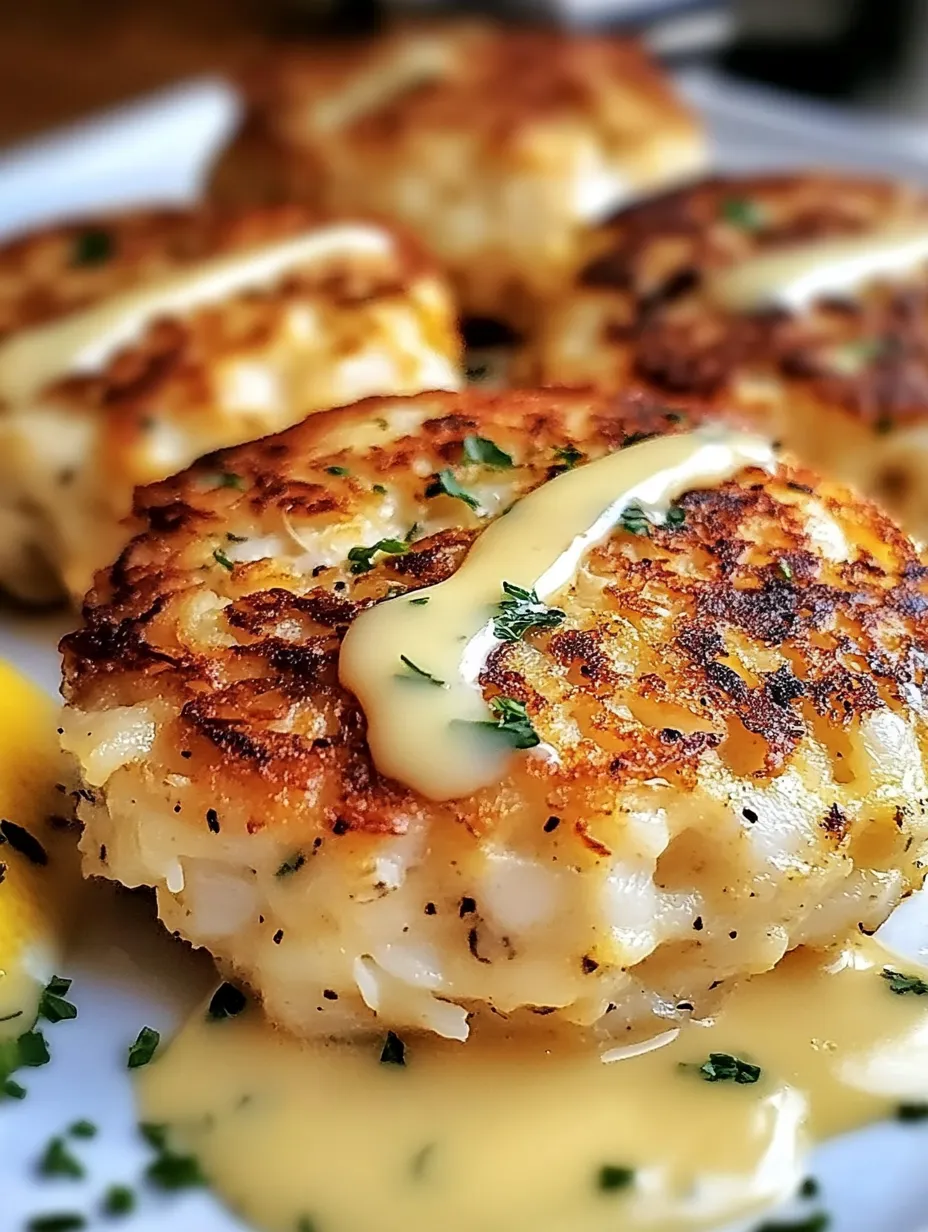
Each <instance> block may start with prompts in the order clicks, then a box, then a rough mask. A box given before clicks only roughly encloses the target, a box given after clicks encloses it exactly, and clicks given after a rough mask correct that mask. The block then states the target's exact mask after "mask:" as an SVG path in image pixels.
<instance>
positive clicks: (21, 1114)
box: [0, 74, 928, 1232]
mask: <svg viewBox="0 0 928 1232" xmlns="http://www.w3.org/2000/svg"><path fill="white" fill-rule="evenodd" d="M683 84H684V87H685V89H686V92H687V94H688V95H689V96H690V97H691V98H692V99H693V101H694V102H696V103H697V105H699V106H701V107H702V108H703V109H704V111H705V112H706V114H707V116H708V118H709V120H710V123H711V124H712V127H713V128H714V130H715V133H716V136H717V148H718V152H719V155H720V159H719V161H720V162H721V164H722V165H727V166H731V167H739V168H740V167H745V166H755V167H756V166H762V165H768V166H769V165H780V166H782V165H785V164H786V162H787V156H788V157H789V158H790V159H794V160H798V161H802V162H805V163H807V164H808V163H811V162H814V161H821V162H828V163H831V164H834V163H835V162H836V161H844V162H845V163H846V164H853V165H858V166H860V165H865V166H871V167H872V168H873V169H875V170H883V171H896V172H898V173H901V174H904V175H908V176H915V177H918V178H928V143H926V142H925V139H924V138H923V137H922V136H921V135H920V134H918V133H915V132H912V131H911V130H907V129H900V128H896V127H892V128H886V127H882V126H874V125H872V124H871V125H865V126H864V131H861V128H860V126H858V125H856V124H855V125H854V126H852V125H851V124H850V123H848V122H847V121H846V120H843V119H841V118H839V117H836V116H833V115H829V114H827V113H826V112H825V111H824V110H822V109H816V110H815V111H814V112H813V111H808V112H803V111H802V110H800V109H798V108H797V107H796V105H795V104H792V105H791V106H785V107H784V105H783V104H782V103H781V102H779V101H778V100H777V99H776V98H774V97H773V96H771V95H769V94H766V93H765V94H760V93H758V92H752V91H749V90H744V89H739V90H734V91H733V90H730V89H728V88H727V87H726V86H725V85H724V83H722V82H720V81H719V80H718V79H717V78H715V77H713V76H711V75H707V74H695V75H693V74H690V75H689V76H688V77H687V78H686V80H685V81H684V83H683ZM236 111H237V100H236V99H235V97H234V95H233V94H232V92H231V91H230V90H229V89H228V87H226V86H225V85H223V84H222V83H220V82H210V81H206V82H195V83H192V84H191V85H189V86H185V87H183V88H182V89H179V90H176V91H172V92H170V93H168V94H165V95H161V96H159V97H156V98H154V99H151V100H148V101H146V102H143V103H140V104H138V105H136V106H134V107H132V108H129V109H126V110H125V111H123V112H121V113H119V114H117V115H113V116H109V117H105V118H104V119H103V120H101V121H98V122H95V123H91V124H88V125H82V126H79V127H77V128H74V129H71V130H69V131H67V132H65V133H62V134H58V135H54V136H52V137H50V138H47V139H44V140H43V141H41V142H38V143H35V144H33V145H31V146H30V147H28V148H24V149H21V150H20V151H17V152H14V153H13V154H9V155H7V156H5V157H2V158H0V234H2V233H10V232H12V231H15V230H17V229H19V228H21V227H23V226H24V225H27V224H29V223H31V222H37V221H40V220H45V219H49V218H53V217H56V216H61V215H65V214H68V213H71V212H74V211H78V210H87V209H93V208H99V207H106V206H115V205H124V204H128V203H130V202H135V201H145V200H154V199H157V200H162V201H164V200H182V199H184V198H187V197H189V196H192V195H193V194H195V192H196V191H197V189H198V187H199V184H200V180H201V174H202V170H203V167H204V164H205V161H206V159H207V158H208V155H209V153H210V151H211V150H212V149H213V148H214V147H215V146H216V144H217V143H219V142H221V141H222V139H223V137H224V135H225V134H226V132H227V131H228V130H229V128H230V126H231V125H232V124H233V122H234V119H235V115H236ZM66 625H67V618H66V617H62V616H57V617H41V618H29V617H26V616H23V615H19V614H13V613H11V612H9V611H6V612H4V611H2V610H0V655H3V656H6V657H7V658H9V659H11V660H12V661H13V662H15V663H17V664H18V665H19V666H20V667H21V668H22V669H23V670H24V671H26V672H27V673H28V674H29V675H31V676H32V677H33V678H34V679H36V680H38V681H39V682H40V683H41V684H42V685H43V686H44V687H46V688H48V689H49V690H50V691H55V690H57V684H58V662H57V654H56V651H55V645H56V642H57V638H58V636H59V635H60V634H61V633H62V632H64V630H65V628H66ZM99 894H100V899H101V913H100V916H99V918H97V919H95V920H94V921H93V922H92V923H91V924H90V925H85V928H84V935H82V936H80V937H78V938H76V939H75V942H76V952H75V953H74V955H73V957H72V958H71V959H70V960H69V961H68V963H67V964H66V970H65V972H64V973H65V974H67V975H69V976H70V977H72V978H73V980H74V986H73V990H72V995H73V1000H74V1001H75V1002H76V1003H77V1005H78V1007H79V1016H78V1018H77V1020H76V1021H75V1022H64V1023H60V1024H58V1025H57V1026H51V1027H48V1029H47V1036H48V1039H49V1043H50V1046H51V1051H52V1062H51V1064H50V1065H48V1066H46V1067H45V1068H43V1069H39V1070H31V1071H28V1072H27V1074H26V1077H25V1079H24V1082H25V1085H27V1087H28V1097H27V1098H26V1099H25V1100H24V1101H23V1102H22V1103H6V1104H4V1105H2V1106H0V1232H20V1229H22V1228H24V1226H25V1224H26V1222H27V1220H28V1219H30V1218H31V1217H33V1216H35V1215H37V1214H45V1213H48V1212H52V1211H74V1212H79V1213H82V1214H84V1215H85V1216H87V1218H88V1224H89V1226H90V1227H102V1226H104V1224H105V1223H106V1222H108V1221H104V1220H103V1219H102V1218H101V1217H100V1216H99V1213H98V1212H99V1200H100V1196H101V1194H102V1192H103V1191H104V1190H105V1188H106V1187H107V1186H108V1185H110V1184H113V1183H119V1184H129V1185H132V1186H133V1187H136V1188H137V1190H138V1194H139V1197H140V1205H139V1208H138V1210H137V1212H136V1214H135V1215H133V1216H132V1217H131V1219H130V1220H127V1221H126V1224H125V1226H127V1227H128V1228H130V1229H132V1232H155V1230H159V1232H160V1230H163V1229H166V1228H171V1229H174V1230H175V1232H230V1229H235V1228H237V1227H239V1226H240V1225H238V1224H237V1222H236V1221H235V1220H234V1219H233V1218H232V1217H231V1216H229V1215H228V1214H227V1213H226V1212H224V1211H223V1210H222V1209H221V1208H220V1207H219V1206H218V1204H217V1203H215V1202H214V1201H213V1199H212V1198H211V1197H210V1196H209V1195H208V1194H207V1193H205V1192H197V1193H193V1194H190V1195H187V1196H184V1197H182V1198H179V1199H176V1200H167V1199H162V1198H160V1197H157V1196H155V1195H152V1194H151V1193H150V1192H147V1191H146V1190H145V1189H144V1187H143V1186H140V1185H138V1181H139V1177H140V1175H141V1173H142V1170H143V1168H144V1165H145V1162H146V1159H147V1158H148V1153H147V1151H146V1149H145V1147H144V1146H143V1144H142V1143H141V1142H140V1140H139V1138H138V1135H137V1133H136V1129H135V1111H134V1108H133V1101H132V1093H131V1089H130V1084H129V1080H128V1076H127V1071H126V1068H125V1055H126V1049H127V1046H128V1044H129V1043H130V1042H131V1041H132V1040H133V1039H134V1038H135V1036H136V1034H137V1032H138V1030H139V1028H140V1027H141V1026H143V1025H145V1024H148V1025H151V1026H153V1027H155V1028H157V1029H159V1030H161V1031H162V1033H167V1032H169V1031H170V1030H171V1028H172V1026H173V1025H174V1024H175V1023H176V1022H177V1021H178V1020H179V1017H180V1016H181V1015H182V1014H183V1013H184V1012H185V1010H186V1009H187V1008H188V1007H191V1006H192V1005H193V1004H194V1002H195V1000H196V998H197V997H198V996H199V994H200V992H201V990H202V989H203V987H204V983H205V982H208V981H209V979H210V973H209V967H208V964H206V963H205V962H204V961H202V960H196V959H195V958H194V957H193V956H192V955H191V954H190V953H189V952H188V951H187V950H185V949H184V947H182V946H180V945H179V944H176V943H174V942H172V941H170V940H169V939H168V938H167V937H166V936H165V935H162V934H161V932H160V930H159V929H158V928H157V927H156V926H155V925H154V923H153V921H152V914H151V907H150V905H149V903H148V901H147V900H146V899H145V898H144V897H142V896H133V895H128V894H121V895H120V894H117V893H116V892H114V891H110V890H107V889H105V888H101V889H100V891H99ZM919 917H921V919H919ZM893 928H894V933H895V937H896V939H897V940H898V938H899V937H900V936H902V937H904V939H905V941H906V943H907V944H906V947H905V948H906V949H908V950H909V951H911V952H913V953H917V952H919V950H920V949H921V950H924V949H925V947H928V910H926V909H925V901H924V900H922V901H921V902H915V903H913V904H912V905H910V906H909V907H908V908H907V910H906V913H905V918H904V919H903V918H902V917H897V919H896V920H895V921H894V925H893ZM920 938H921V939H922V944H921V945H920V944H919V939H920ZM80 1118H89V1119H91V1120H92V1121H94V1122H95V1123H96V1124H97V1125H98V1126H99V1133H98V1135H97V1137H96V1138H95V1139H93V1140H92V1141H89V1142H86V1143H84V1142H81V1143H79V1144H78V1146H79V1154H80V1156H81V1158H82V1159H83V1160H84V1161H85V1163H86V1165H87V1179H86V1180H84V1181H80V1182H75V1181H70V1180H56V1181H48V1180H39V1179H38V1178H37V1177H36V1173H35V1165H36V1160H37V1159H38V1157H39V1155H40V1153H41V1151H42V1149H43V1147H44V1146H45V1144H46V1143H47V1141H48V1139H49V1137H50V1136H52V1135H53V1134H55V1133H58V1132H61V1131H62V1130H63V1129H64V1128H65V1127H66V1126H67V1125H69V1124H70V1123H72V1122H73V1121H75V1120H77V1119H80ZM926 1158H928V1128H924V1127H922V1128H919V1127H917V1126H916V1127H902V1126H898V1125H879V1126H874V1127H873V1128H871V1129H869V1130H867V1131H864V1132H861V1133H857V1134H853V1135H851V1136H849V1137H847V1138H845V1139H843V1140H839V1141H836V1142H833V1143H831V1144H829V1145H828V1146H826V1147H825V1148H823V1149H822V1150H820V1151H818V1152H817V1154H816V1155H815V1157H814V1159H813V1160H812V1163H811V1166H810V1172H811V1173H812V1174H814V1175H815V1176H816V1177H817V1178H818V1179H819V1181H820V1182H821V1185H822V1203H823V1205H824V1206H825V1208H826V1209H827V1210H828V1211H829V1213H830V1214H831V1216H832V1219H833V1222H832V1225H831V1228H832V1230H833V1232H926V1229H928V1215H926V1212H928V1169H926V1167H925V1160H926ZM793 1213H794V1214H796V1215H799V1214H800V1213H804V1212H800V1210H799V1209H798V1208H797V1210H796V1211H795V1212H793ZM784 1218H786V1216H784ZM110 1226H112V1225H110ZM118 1226H123V1225H118ZM332 1232H376V1229H367V1228H357V1229H351V1228H348V1229H333V1230H332ZM477 1232H479V1230H477ZM512 1232H523V1230H522V1229H519V1228H514V1229H512ZM526 1232H527V1230H526Z"/></svg>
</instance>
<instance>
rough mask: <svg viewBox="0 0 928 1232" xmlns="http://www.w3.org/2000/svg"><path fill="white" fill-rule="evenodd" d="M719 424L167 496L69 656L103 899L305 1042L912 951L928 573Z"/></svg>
mask: <svg viewBox="0 0 928 1232" xmlns="http://www.w3.org/2000/svg"><path fill="white" fill-rule="evenodd" d="M702 420H703V416H702V414H701V413H699V412H696V411H691V412H688V413H686V414H684V413H681V412H676V411H673V410H670V409H668V408H667V406H666V405H662V404H659V403H657V402H651V401H648V400H647V399H641V398H635V397H632V396H627V397H625V398H624V399H619V398H616V397H614V396H613V397H607V396H600V395H596V394H586V393H582V392H579V391H578V392H573V391H542V392H511V393H501V394H498V395H490V394H487V393H478V392H476V391H469V392H465V393H460V394H442V393H431V394H422V395H419V396H417V397H413V398H407V399H398V398H396V399H394V398H385V399H369V400H367V401H366V402H363V403H360V404H359V405H357V406H352V407H347V408H341V409H338V410H335V411H331V412H328V413H323V414H321V415H317V416H313V417H311V418H310V419H308V420H306V421H305V422H304V423H302V424H301V425H299V426H297V427H295V428H293V429H291V430H289V431H288V432H285V433H283V434H281V435H279V436H276V437H269V438H267V439H265V440H262V441H259V442H257V443H254V444H251V445H247V446H243V447H240V448H238V449H234V450H230V451H227V452H225V453H223V454H220V455H218V456H216V457H214V458H212V459H210V460H208V461H204V462H202V463H199V464H197V465H195V466H194V467H192V468H191V469H190V470H188V471H187V472H185V473H184V474H182V475H179V476H177V477H175V478H173V479H170V480H167V481H166V482H164V483H161V484H158V485H155V486H152V487H150V488H148V489H145V490H143V491H141V492H139V493H138V494H137V518H138V530H139V533H138V535H137V536H136V537H135V538H134V539H133V540H132V541H131V543H130V544H129V545H128V546H127V547H126V549H125V550H124V552H123V553H122V555H121V556H120V558H119V560H118V562H117V563H116V564H115V565H114V566H113V567H112V568H111V569H110V571H109V572H108V573H106V574H100V575H99V578H98V584H97V586H96V588H95V589H94V591H93V592H91V594H90V596H89V597H88V601H87V605H86V608H85V620H84V624H83V627H82V628H80V629H79V630H78V631H76V632H75V633H74V634H72V635H70V636H69V637H67V638H66V639H65V640H64V642H63V651H64V686H63V687H64V693H65V697H66V700H67V712H66V715H65V718H64V720H63V724H64V733H65V734H64V745H65V748H66V749H67V750H68V751H69V752H70V753H71V754H72V755H73V756H74V758H75V759H76V761H77V763H78V764H79V767H80V772H81V775H82V779H83V788H84V790H83V792H82V793H81V794H82V803H81V805H80V812H81V817H82V821H83V824H84V835H83V840H82V849H83V852H84V861H85V872H87V873H88V874H93V875H102V876H106V877H110V878H114V879H116V880H119V881H121V882H123V883H125V884H127V885H130V886H137V885H142V884H145V885H152V886H154V887H155V888H156V890H157V896H158V906H159V911H160V915H161V918H162V920H163V921H164V923H165V925H166V926H167V928H169V929H172V930H177V931H178V932H179V933H180V934H181V935H182V936H184V937H186V938H187V939H189V940H190V941H192V942H193V943H194V944H196V945H201V946H206V947H208V949H209V950H211V951H212V953H213V954H214V955H216V957H217V958H218V959H219V962H220V964H221V966H222V967H223V968H224V969H225V970H226V971H227V972H229V973H235V974H236V975H237V976H238V977H239V978H242V979H244V980H246V981H247V982H248V983H249V984H250V985H251V986H252V987H253V988H255V989H256V990H258V992H259V993H260V994H261V996H262V998H263V1001H264V1004H265V1007H266V1009H267V1012H268V1013H269V1015H270V1016H271V1017H272V1018H273V1019H275V1020H277V1021H279V1022H281V1023H283V1024H285V1025H286V1026H287V1027H289V1028H291V1029H292V1030H294V1031H296V1032H298V1033H304V1034H305V1033H310V1032H329V1033H331V1032H344V1031H352V1030H355V1029H370V1027H371V1026H372V1025H373V1024H374V1023H375V1020H376V1021H379V1023H380V1024H381V1027H384V1026H396V1027H398V1028H399V1027H408V1026H412V1027H419V1028H424V1029H426V1030H430V1031H433V1032H436V1033H438V1034H440V1035H444V1036H449V1037H452V1038H458V1039H461V1038H464V1037H465V1036H466V1035H467V1031H468V1017H469V1015H470V1014H471V1013H472V1012H474V1011H479V1010H481V1009H484V1010H486V1009H487V1008H489V1009H492V1010H494V1011H498V1012H502V1013H504V1014H519V1015H522V1014H524V1015H525V1021H526V1022H527V1023H529V1024H531V1023H535V1022H537V1023H539V1024H540V1023H542V1022H545V1023H547V1024H548V1025H549V1026H550V1024H551V1023H552V1022H554V1023H562V1024H567V1026H568V1029H575V1028H576V1027H582V1026H586V1025H589V1024H594V1023H595V1024H596V1025H597V1029H598V1030H600V1031H601V1032H602V1033H603V1037H604V1038H606V1039H608V1038H609V1037H610V1036H612V1037H618V1038H619V1039H621V1040H626V1039H628V1038H630V1036H629V1035H627V1034H625V1033H626V1032H628V1031H636V1032H639V1031H640V1032H643V1033H645V1034H647V1033H653V1031H654V1029H655V1026H656V1025H658V1024H660V1023H661V1022H664V1023H665V1024H666V1021H667V1020H668V1019H669V1020H670V1022H671V1025H672V1024H673V1022H674V1021H680V1020H683V1019H685V1018H687V1017H688V1016H689V1015H690V1014H695V1016H697V1017H702V1016H704V1015H705V1014H706V1013H708V1012H711V1010H712V1009H713V1007H714V1006H715V1004H716V1003H717V1001H718V999H719V997H721V996H722V995H723V993H724V991H725V990H726V989H727V988H728V987H730V986H731V984H732V983H733V982H735V981H736V980H737V979H738V978H739V977H742V976H745V975H748V974H752V973H757V972H762V971H766V970H769V969H770V968H772V967H774V966H775V965H776V964H777V963H778V962H779V960H780V959H781V958H782V957H783V955H784V954H785V953H786V952H787V951H788V950H790V949H792V948H793V947H796V946H800V945H805V946H810V947H813V948H815V947H827V946H829V945H831V944H833V943H835V942H836V941H838V940H840V939H841V938H842V937H843V936H844V935H845V934H846V933H847V931H848V930H849V929H850V930H856V929H857V928H858V926H859V927H860V928H861V929H867V930H872V929H874V928H876V927H877V926H878V925H879V923H880V922H881V921H882V920H884V919H885V917H886V916H887V915H888V913H889V911H890V910H891V908H892V907H893V906H894V905H895V903H896V902H898V901H899V899H900V898H901V897H903V896H904V895H905V894H906V893H908V892H909V891H910V890H911V889H912V888H913V887H915V886H916V885H918V884H920V882H921V879H922V876H923V869H922V860H923V857H924V854H925V847H926V839H928V816H926V811H925V810H926V800H928V784H926V781H925V771H924V763H923V754H924V751H925V747H926V741H928V726H926V722H925V718H924V713H925V707H924V696H925V689H926V684H928V682H926V680H925V668H924V662H925V655H924V647H925V644H926V643H925V639H926V635H928V625H926V621H928V617H926V614H925V613H926V603H925V595H924V590H925V582H924V580H923V575H924V570H923V569H922V568H921V567H920V565H919V563H918V558H917V556H916V553H915V550H914V549H913V546H912V544H911V542H910V541H909V540H908V539H907V538H906V537H905V536H904V535H903V534H902V533H901V532H900V531H899V530H898V529H897V528H896V527H895V526H894V525H893V524H892V523H891V522H890V521H889V520H888V518H887V517H885V516H884V515H883V514H882V513H880V512H879V511H878V510H877V508H876V507H875V506H874V505H872V504H870V503H868V502H867V501H865V500H863V499H861V498H858V497H856V496H854V495H853V494H851V492H849V491H848V490H847V489H846V488H844V487H843V486H841V485H839V484H836V483H832V482H830V481H825V480H820V479H819V478H818V477H817V476H816V475H815V474H813V473H811V472H810V471H808V470H805V469H803V468H801V467H799V466H797V465H795V464H793V463H791V462H789V461H782V462H777V461H776V459H775V455H774V452H773V450H772V449H771V447H770V446H769V445H768V444H767V443H766V442H764V441H763V440H762V439H761V438H757V437H752V436H749V435H746V434H744V433H742V432H740V431H735V430H734V429H731V430H727V429H723V428H721V427H719V426H718V424H717V422H716V423H715V425H714V426H713V427H709V426H706V425H704V424H703V423H702ZM224 476H234V479H235V482H234V483H232V482H227V481H226V480H225V479H224V478H223V477H224ZM603 510H605V513H603V512H602V511H603ZM503 515H505V516H503ZM593 515H595V518H597V519H598V521H596V522H595V526H594V522H593V521H592V520H591V518H592V517H593ZM590 527H593V528H594V529H593V530H591V529H590ZM594 531H595V533H594ZM584 535H585V536H586V538H584V537H583V536H584ZM562 541H563V546H564V547H565V551H566V552H568V553H569V552H570V551H573V552H574V553H575V555H574V557H572V558H571V563H570V566H569V567H565V565H564V560H565V559H566V557H565V556H564V555H563V554H559V553H560V546H559V545H561V544H562ZM578 544H579V545H581V546H585V550H584V551H583V552H580V549H579V547H577V545H578ZM571 545H572V546H571ZM549 557H550V559H549ZM548 566H550V568H549V567H548ZM542 583H544V585H542ZM536 587H537V589H536ZM474 622H475V623H474ZM486 622H489V623H486ZM474 629H477V630H478V632H477V633H476V634H475V636H474V637H473V638H471V640H470V641H468V637H469V636H470V634H471V633H473V632H474ZM480 630H482V631H480ZM465 643H466V644H467V646H468V650H467V652H466V655H465V657H467V656H470V658H471V659H473V655H472V653H471V649H470V648H471V647H473V648H478V647H482V650H481V651H480V654H479V655H478V656H477V658H476V659H473V661H472V662H470V666H469V667H468V669H467V673H465V672H464V667H463V662H464V660H462V661H461V662H462V666H461V669H460V672H459V671H458V668H457V667H456V666H455V663H454V660H455V657H456V656H458V657H459V656H461V655H462V653H464V652H463V651H462V647H463V646H464V645H465ZM465 675H466V679H465ZM459 676H460V679H459ZM471 741H473V742H475V743H470V742H471ZM101 852H104V853H105V854H104V856H101ZM533 1013H534V1014H536V1015H540V1017H532V1014H533ZM539 1029H540V1028H539ZM546 1029H547V1028H546Z"/></svg>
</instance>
